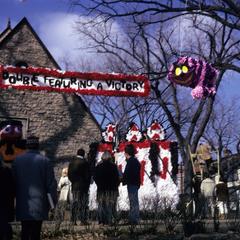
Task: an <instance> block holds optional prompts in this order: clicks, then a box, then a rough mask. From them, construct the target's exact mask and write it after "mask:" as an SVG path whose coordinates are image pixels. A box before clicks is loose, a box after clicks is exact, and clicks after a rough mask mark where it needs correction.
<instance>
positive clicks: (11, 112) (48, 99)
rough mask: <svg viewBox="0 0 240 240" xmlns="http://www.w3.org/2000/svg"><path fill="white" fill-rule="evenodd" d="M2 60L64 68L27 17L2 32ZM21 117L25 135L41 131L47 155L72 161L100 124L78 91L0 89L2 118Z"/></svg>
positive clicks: (97, 132)
mask: <svg viewBox="0 0 240 240" xmlns="http://www.w3.org/2000/svg"><path fill="white" fill-rule="evenodd" d="M0 64H1V65H13V66H18V67H21V66H23V67H27V66H34V67H44V68H55V69H60V67H59V65H58V64H57V62H56V61H55V60H54V58H53V57H52V55H51V54H50V52H49V51H48V50H47V48H46V46H45V45H44V44H43V42H42V41H41V40H40V38H39V37H38V35H37V34H36V32H35V31H34V30H33V28H32V27H31V25H30V24H29V22H28V20H27V19H26V18H23V19H22V20H21V21H20V22H19V23H18V24H17V25H16V26H15V27H14V28H13V29H12V28H11V25H10V22H9V23H8V26H7V28H6V29H5V30H4V31H3V32H2V33H1V34H0ZM6 118H7V119H9V118H10V119H17V120H21V121H22V123H23V125H24V129H23V131H24V136H25V137H26V135H27V134H29V135H37V136H39V138H40V142H41V146H42V149H43V151H44V152H45V154H46V155H47V156H49V157H50V158H51V159H53V160H55V161H60V162H61V161H68V160H69V159H71V158H72V157H73V156H75V154H76V151H77V149H78V148H79V147H83V148H84V149H85V150H86V151H88V146H89V144H90V143H91V142H93V141H96V140H99V139H100V138H101V130H100V127H99V125H98V123H97V121H96V120H95V118H94V117H93V115H92V114H91V113H90V111H89V110H88V108H87V107H86V105H85V104H84V102H83V100H82V99H81V98H80V97H79V96H77V95H75V94H74V93H72V94H69V93H56V92H47V91H30V90H25V91H22V90H21V91H20V90H15V89H7V90H5V89H0V120H4V119H6Z"/></svg>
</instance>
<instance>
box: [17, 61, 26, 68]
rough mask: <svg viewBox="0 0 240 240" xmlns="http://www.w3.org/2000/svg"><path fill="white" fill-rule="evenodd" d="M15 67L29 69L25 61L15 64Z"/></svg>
mask: <svg viewBox="0 0 240 240" xmlns="http://www.w3.org/2000/svg"><path fill="white" fill-rule="evenodd" d="M15 66H16V67H21V68H27V67H28V64H27V63H26V62H25V61H17V62H16V63H15Z"/></svg>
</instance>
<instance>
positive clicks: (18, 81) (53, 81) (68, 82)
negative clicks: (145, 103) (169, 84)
mask: <svg viewBox="0 0 240 240" xmlns="http://www.w3.org/2000/svg"><path fill="white" fill-rule="evenodd" d="M0 87H1V88H15V89H20V90H23V89H24V90H25V89H26V90H34V91H39V90H46V91H56V92H68V93H71V92H75V93H79V94H91V95H107V96H142V97H144V96H148V94H149V91H150V84H149V80H148V79H147V78H146V77H145V76H143V75H126V74H116V73H112V74H109V73H94V72H92V73H83V72H65V71H60V70H53V69H48V68H34V67H28V68H19V67H12V66H2V65H0Z"/></svg>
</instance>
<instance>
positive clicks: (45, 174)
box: [13, 136, 57, 240]
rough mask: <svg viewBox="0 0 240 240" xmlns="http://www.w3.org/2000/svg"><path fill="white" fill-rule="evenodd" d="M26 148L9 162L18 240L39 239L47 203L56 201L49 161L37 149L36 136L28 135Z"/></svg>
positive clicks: (48, 206)
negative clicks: (11, 165)
mask: <svg viewBox="0 0 240 240" xmlns="http://www.w3.org/2000/svg"><path fill="white" fill-rule="evenodd" d="M26 147H27V152H26V153H25V154H22V155H20V156H18V157H17V158H16V159H15V161H14V163H13V172H14V176H15V182H16V218H17V220H20V221H21V225H22V233H21V239H22V240H30V239H31V240H39V239H40V234H41V227H42V221H43V220H47V219H48V212H49V210H50V207H51V204H50V202H51V201H52V203H53V204H56V202H57V182H56V179H55V176H54V171H53V166H52V164H51V162H50V160H49V159H48V158H47V157H45V156H43V155H41V154H40V152H39V139H38V138H37V137H34V136H32V137H29V138H28V139H27V144H26ZM50 199H51V201H50Z"/></svg>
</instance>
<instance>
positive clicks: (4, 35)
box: [0, 22, 12, 42]
mask: <svg viewBox="0 0 240 240" xmlns="http://www.w3.org/2000/svg"><path fill="white" fill-rule="evenodd" d="M11 31H12V28H11V25H10V22H8V25H7V27H6V29H5V30H3V32H1V33H0V42H1V41H2V40H3V39H4V38H5V37H6V36H7V35H8V34H9V33H10V32H11Z"/></svg>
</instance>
